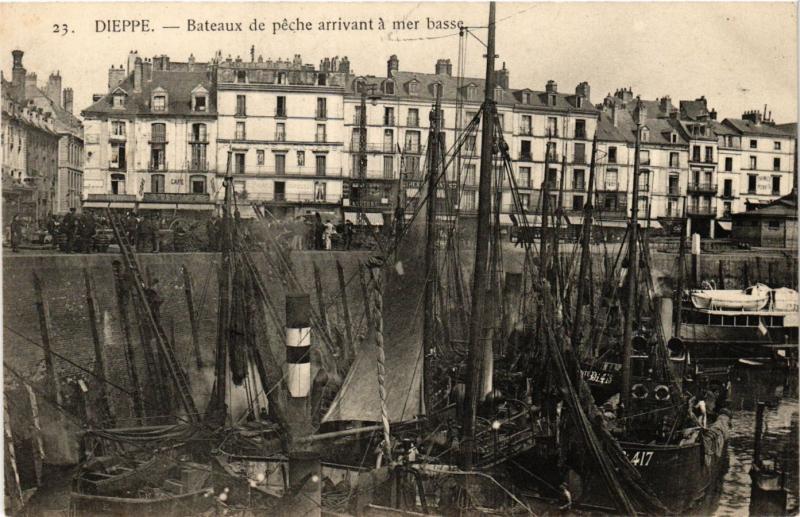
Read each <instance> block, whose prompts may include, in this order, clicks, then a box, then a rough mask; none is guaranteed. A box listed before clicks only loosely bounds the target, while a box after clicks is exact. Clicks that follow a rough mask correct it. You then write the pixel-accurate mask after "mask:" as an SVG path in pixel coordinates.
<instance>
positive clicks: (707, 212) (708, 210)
mask: <svg viewBox="0 0 800 517" xmlns="http://www.w3.org/2000/svg"><path fill="white" fill-rule="evenodd" d="M716 214H717V207H716V205H715V204H714V203H710V204H708V205H699V204H698V205H694V204H689V205H687V206H686V215H695V216H698V215H700V216H714V215H716Z"/></svg>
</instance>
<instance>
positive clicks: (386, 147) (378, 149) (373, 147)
mask: <svg viewBox="0 0 800 517" xmlns="http://www.w3.org/2000/svg"><path fill="white" fill-rule="evenodd" d="M364 150H365V151H367V152H368V153H396V152H397V145H396V144H395V143H394V142H392V143H388V142H383V143H369V142H368V143H367V144H365V146H364ZM348 151H349V152H351V153H359V152H361V143H360V142H359V141H357V140H356V141H352V142H350V147H349V148H348Z"/></svg>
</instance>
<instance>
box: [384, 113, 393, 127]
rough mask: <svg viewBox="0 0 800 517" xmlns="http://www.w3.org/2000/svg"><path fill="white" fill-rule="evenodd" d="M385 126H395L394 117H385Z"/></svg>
mask: <svg viewBox="0 0 800 517" xmlns="http://www.w3.org/2000/svg"><path fill="white" fill-rule="evenodd" d="M383 125H384V126H393V125H394V115H392V116H391V117H383Z"/></svg>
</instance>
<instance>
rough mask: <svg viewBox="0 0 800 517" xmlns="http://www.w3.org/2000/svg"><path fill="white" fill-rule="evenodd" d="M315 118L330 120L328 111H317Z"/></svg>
mask: <svg viewBox="0 0 800 517" xmlns="http://www.w3.org/2000/svg"><path fill="white" fill-rule="evenodd" d="M315 118H316V119H317V120H326V119H327V118H328V110H317V113H316V115H315Z"/></svg>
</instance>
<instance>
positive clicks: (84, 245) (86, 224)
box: [79, 212, 97, 253]
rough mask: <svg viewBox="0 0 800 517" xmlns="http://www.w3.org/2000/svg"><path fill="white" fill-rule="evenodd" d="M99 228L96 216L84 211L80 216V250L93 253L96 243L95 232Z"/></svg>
mask: <svg viewBox="0 0 800 517" xmlns="http://www.w3.org/2000/svg"><path fill="white" fill-rule="evenodd" d="M96 229H97V225H96V224H95V220H94V216H93V215H92V214H90V213H89V212H84V213H83V214H82V215H81V218H80V232H79V234H80V250H81V252H82V253H91V252H92V246H93V244H94V242H93V241H94V232H95V230H96Z"/></svg>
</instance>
